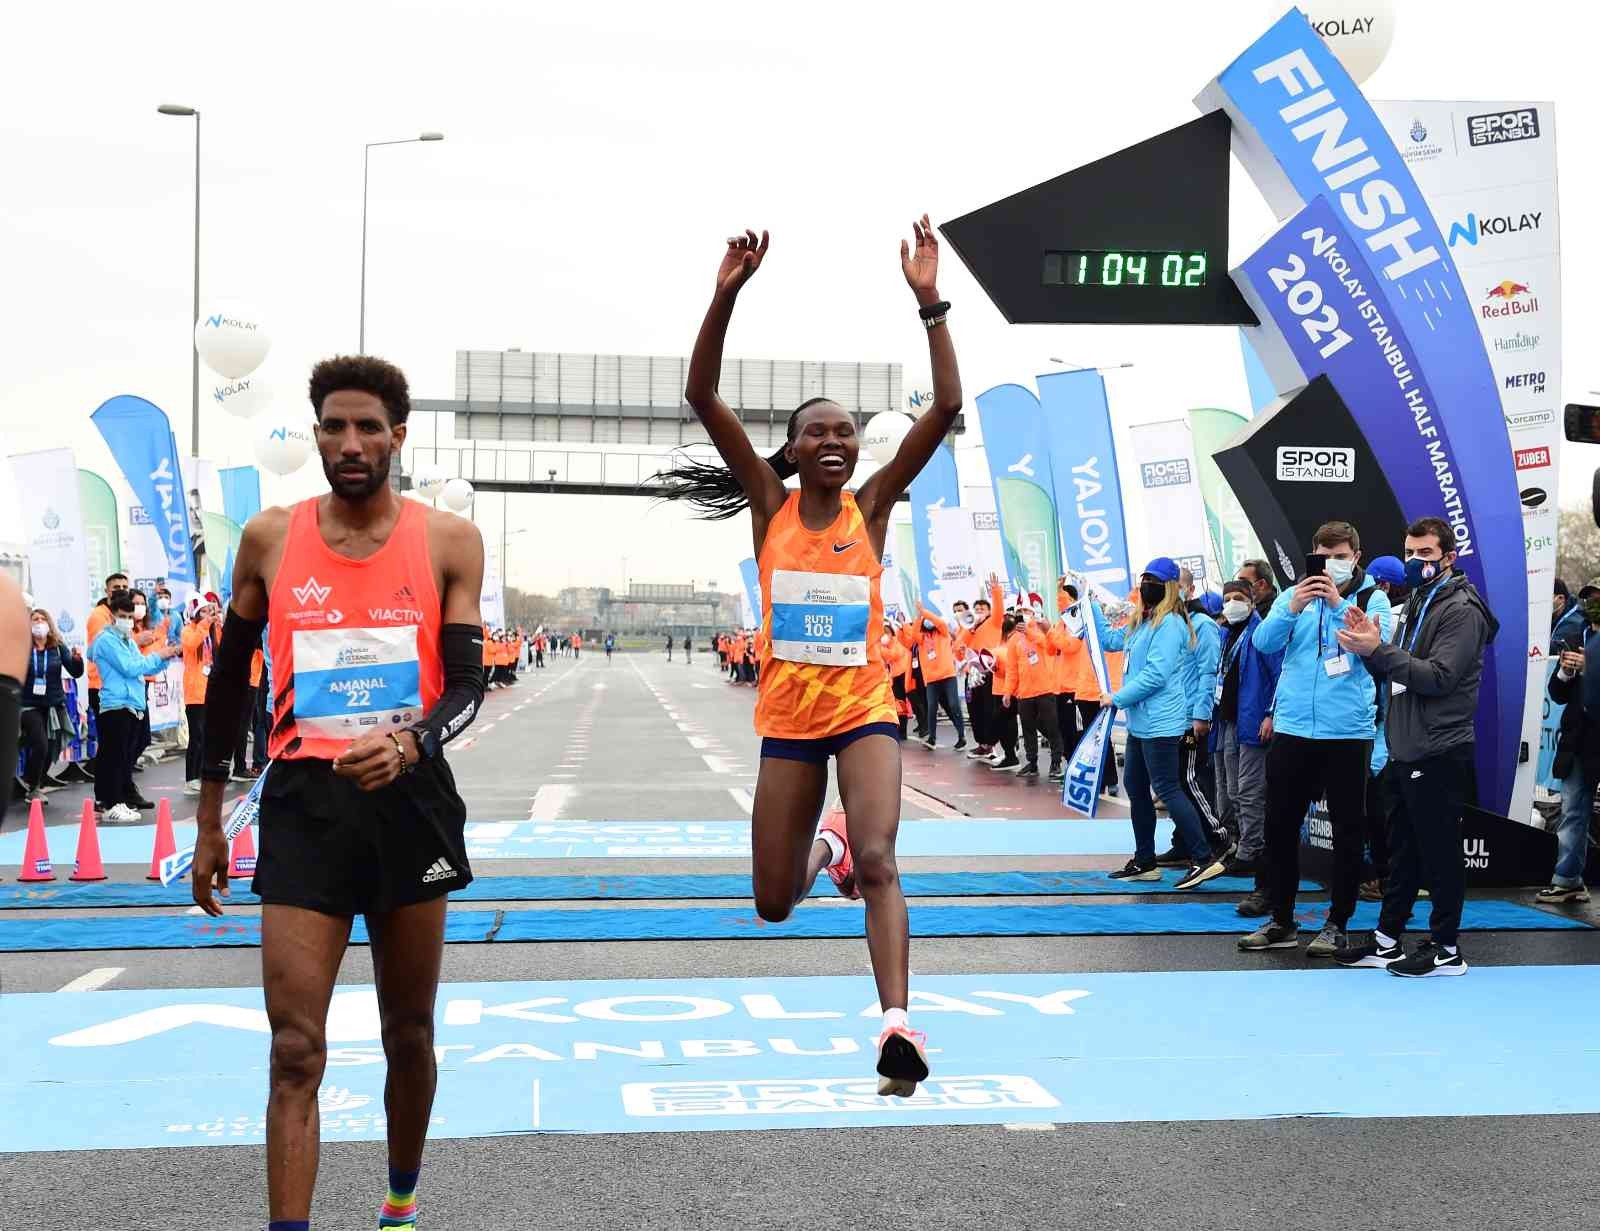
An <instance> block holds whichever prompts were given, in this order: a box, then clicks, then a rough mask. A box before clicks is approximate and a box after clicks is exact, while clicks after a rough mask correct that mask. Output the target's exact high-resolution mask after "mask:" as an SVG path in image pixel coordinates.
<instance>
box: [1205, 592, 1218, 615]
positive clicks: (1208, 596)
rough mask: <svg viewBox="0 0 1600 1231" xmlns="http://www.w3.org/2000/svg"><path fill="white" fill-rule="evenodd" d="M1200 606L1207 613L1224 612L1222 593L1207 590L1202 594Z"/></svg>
mask: <svg viewBox="0 0 1600 1231" xmlns="http://www.w3.org/2000/svg"><path fill="white" fill-rule="evenodd" d="M1200 607H1201V609H1202V610H1203V611H1204V612H1205V613H1206V614H1207V615H1212V616H1219V615H1221V614H1222V595H1220V594H1218V593H1217V592H1216V591H1215V590H1207V591H1206V592H1205V593H1204V594H1202V595H1201V596H1200Z"/></svg>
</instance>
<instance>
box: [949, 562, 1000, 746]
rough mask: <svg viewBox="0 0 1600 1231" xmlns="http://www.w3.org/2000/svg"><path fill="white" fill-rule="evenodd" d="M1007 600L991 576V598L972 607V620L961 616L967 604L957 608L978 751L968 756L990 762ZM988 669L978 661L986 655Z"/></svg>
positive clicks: (959, 646)
mask: <svg viewBox="0 0 1600 1231" xmlns="http://www.w3.org/2000/svg"><path fill="white" fill-rule="evenodd" d="M1004 607H1005V596H1004V594H1003V592H1002V591H1001V589H1000V578H998V577H996V576H994V575H993V574H990V576H989V597H988V598H980V599H979V600H978V601H977V602H976V603H974V604H973V610H972V612H971V614H970V616H964V615H963V614H962V613H963V611H964V609H965V608H966V604H965V603H957V604H955V608H956V620H957V622H958V623H960V624H961V625H962V628H961V631H960V632H959V633H957V634H956V649H957V651H958V652H959V653H964V654H965V655H966V659H965V665H966V668H967V673H968V674H967V679H968V681H969V684H968V689H967V718H968V720H969V721H970V722H971V724H972V738H973V741H974V742H975V743H976V744H977V747H976V748H974V749H973V750H972V752H971V753H969V754H968V755H969V756H971V757H973V758H975V759H979V760H987V759H989V758H990V757H992V756H993V755H994V744H995V731H994V711H995V699H994V675H993V665H994V662H993V660H994V655H995V653H996V651H998V650H999V649H1000V643H1001V640H1002V638H1001V633H1000V625H1001V621H1002V620H1003V618H1004V616H1003V615H1002V612H1003V611H1004ZM985 654H986V656H987V657H986V659H985V661H986V662H987V663H988V665H987V666H985V665H984V663H983V662H980V661H979V656H980V655H985Z"/></svg>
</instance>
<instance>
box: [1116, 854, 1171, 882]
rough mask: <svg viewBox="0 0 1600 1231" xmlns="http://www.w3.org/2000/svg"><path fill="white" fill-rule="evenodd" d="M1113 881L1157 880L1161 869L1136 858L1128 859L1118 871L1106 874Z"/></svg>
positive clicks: (1159, 877)
mask: <svg viewBox="0 0 1600 1231" xmlns="http://www.w3.org/2000/svg"><path fill="white" fill-rule="evenodd" d="M1108 875H1109V876H1110V877H1111V879H1112V880H1114V881H1158V880H1160V879H1161V869H1160V868H1158V867H1156V865H1155V864H1153V863H1140V862H1139V861H1138V860H1137V859H1130V860H1128V862H1127V863H1125V864H1124V865H1123V866H1122V870H1121V871H1120V872H1111V873H1109V874H1108Z"/></svg>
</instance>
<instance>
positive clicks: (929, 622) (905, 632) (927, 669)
mask: <svg viewBox="0 0 1600 1231" xmlns="http://www.w3.org/2000/svg"><path fill="white" fill-rule="evenodd" d="M900 640H901V641H902V642H903V643H905V644H906V645H908V646H914V647H915V649H916V651H917V660H918V662H919V663H920V664H921V666H922V686H923V690H924V691H923V696H924V702H923V704H924V705H925V706H926V707H927V709H926V713H927V730H928V737H927V738H926V739H925V740H923V741H922V742H923V743H924V744H925V745H926V746H927V747H929V748H935V747H937V746H938V743H939V711H940V710H941V709H942V710H944V712H945V713H946V714H947V715H949V717H950V721H951V722H953V723H955V727H956V742H955V747H956V748H957V749H961V748H965V747H966V746H967V726H966V723H965V722H964V721H963V720H962V717H961V702H960V698H959V697H958V696H957V695H956V661H955V659H956V655H955V638H954V637H953V636H952V635H951V631H950V626H949V625H948V624H946V623H945V622H944V621H943V620H942V619H940V618H939V617H938V616H936V615H935V614H934V613H933V612H931V611H929V610H928V609H927V608H926V607H923V608H921V609H920V610H919V611H918V612H917V619H916V620H915V621H914V622H913V623H911V624H907V625H906V626H905V628H903V629H902V630H901V631H900Z"/></svg>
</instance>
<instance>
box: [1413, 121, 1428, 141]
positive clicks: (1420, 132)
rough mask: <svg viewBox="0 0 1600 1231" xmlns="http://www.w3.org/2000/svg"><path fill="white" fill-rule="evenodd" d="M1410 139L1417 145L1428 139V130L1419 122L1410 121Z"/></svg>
mask: <svg viewBox="0 0 1600 1231" xmlns="http://www.w3.org/2000/svg"><path fill="white" fill-rule="evenodd" d="M1411 139H1412V140H1413V141H1415V142H1416V143H1417V144H1418V145H1421V144H1422V143H1423V142H1424V141H1426V140H1427V139H1428V129H1427V127H1426V126H1425V125H1424V124H1423V122H1422V121H1421V120H1412V121H1411Z"/></svg>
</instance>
